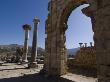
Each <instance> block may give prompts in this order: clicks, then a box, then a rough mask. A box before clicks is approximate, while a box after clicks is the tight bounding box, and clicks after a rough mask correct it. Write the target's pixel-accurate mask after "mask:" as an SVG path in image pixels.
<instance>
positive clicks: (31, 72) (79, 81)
mask: <svg viewBox="0 0 110 82" xmlns="http://www.w3.org/2000/svg"><path fill="white" fill-rule="evenodd" d="M26 67H27V66H26V65H17V64H14V63H13V64H9V63H7V64H3V66H0V82H96V81H97V78H93V77H86V76H82V75H77V74H72V73H68V74H66V75H63V76H61V77H45V76H44V75H40V74H39V72H40V70H41V69H42V67H43V65H39V67H38V69H26Z"/></svg>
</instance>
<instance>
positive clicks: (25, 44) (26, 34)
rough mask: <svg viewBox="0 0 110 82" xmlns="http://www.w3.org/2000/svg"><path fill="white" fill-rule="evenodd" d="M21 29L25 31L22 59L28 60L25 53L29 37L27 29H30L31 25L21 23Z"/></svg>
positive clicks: (26, 52)
mask: <svg viewBox="0 0 110 82" xmlns="http://www.w3.org/2000/svg"><path fill="white" fill-rule="evenodd" d="M23 29H24V31H25V41H24V48H23V56H22V61H23V62H28V60H27V54H28V39H29V30H31V26H30V25H28V24H25V25H23Z"/></svg>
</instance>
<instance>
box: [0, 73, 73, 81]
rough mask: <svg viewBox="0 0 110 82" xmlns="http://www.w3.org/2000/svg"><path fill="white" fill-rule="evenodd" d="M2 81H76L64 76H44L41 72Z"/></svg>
mask: <svg viewBox="0 0 110 82" xmlns="http://www.w3.org/2000/svg"><path fill="white" fill-rule="evenodd" d="M0 82H74V81H71V80H68V79H65V78H62V77H48V78H47V77H44V75H40V74H32V75H24V76H20V77H12V78H4V79H0Z"/></svg>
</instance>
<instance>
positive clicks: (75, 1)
mask: <svg viewBox="0 0 110 82" xmlns="http://www.w3.org/2000/svg"><path fill="white" fill-rule="evenodd" d="M85 3H87V4H89V5H90V6H89V7H87V8H84V9H82V12H83V13H84V14H85V15H87V16H88V17H90V18H91V21H92V30H93V32H94V37H93V38H94V43H95V48H96V58H97V63H98V66H97V68H98V81H99V82H109V81H110V36H109V34H110V1H109V0H50V2H49V4H48V11H49V13H48V19H47V20H46V34H47V37H46V39H45V40H46V41H45V44H46V45H45V49H46V55H45V65H44V69H45V70H46V72H47V74H48V75H62V74H65V73H66V69H65V68H66V62H67V57H66V53H67V52H66V51H67V50H66V46H65V41H66V36H65V32H66V30H67V28H68V27H67V20H68V17H69V16H70V14H71V12H72V11H73V10H74V9H75V8H77V7H78V6H80V5H83V4H85ZM82 29H83V27H82Z"/></svg>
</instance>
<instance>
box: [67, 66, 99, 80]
mask: <svg viewBox="0 0 110 82" xmlns="http://www.w3.org/2000/svg"><path fill="white" fill-rule="evenodd" d="M68 72H70V73H73V74H77V75H83V76H86V77H94V78H97V70H96V69H93V68H92V69H91V68H85V67H81V66H75V65H74V66H73V67H72V68H69V71H68Z"/></svg>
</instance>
